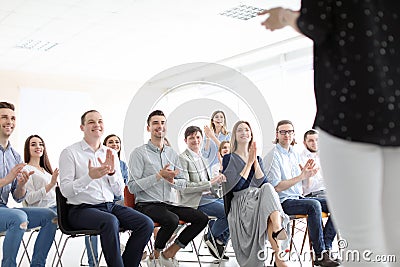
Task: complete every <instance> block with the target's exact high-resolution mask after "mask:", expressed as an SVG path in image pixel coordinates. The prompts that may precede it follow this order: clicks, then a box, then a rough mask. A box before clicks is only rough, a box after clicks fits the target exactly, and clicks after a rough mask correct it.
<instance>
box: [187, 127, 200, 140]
mask: <svg viewBox="0 0 400 267" xmlns="http://www.w3.org/2000/svg"><path fill="white" fill-rule="evenodd" d="M197 132H199V133H200V134H201V136H203V132H202V131H201V129H200V127H197V126H189V127H187V128H186V130H185V139H186V138H187V137H188V136H190V135H192V134H194V133H197Z"/></svg>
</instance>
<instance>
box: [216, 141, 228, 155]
mask: <svg viewBox="0 0 400 267" xmlns="http://www.w3.org/2000/svg"><path fill="white" fill-rule="evenodd" d="M225 144H230V142H229V141H228V140H225V141H222V142H221V144H219V147H218V152H219V154H220V155H221V151H222V148H223V147H224V145H225ZM230 149H231V148H230V146H229V150H230ZM221 156H222V155H221Z"/></svg>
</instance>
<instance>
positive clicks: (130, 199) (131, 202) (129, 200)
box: [124, 185, 135, 209]
mask: <svg viewBox="0 0 400 267" xmlns="http://www.w3.org/2000/svg"><path fill="white" fill-rule="evenodd" d="M124 205H125V206H126V207H131V208H132V209H134V208H135V195H134V194H132V193H131V192H129V189H128V186H127V185H125V188H124Z"/></svg>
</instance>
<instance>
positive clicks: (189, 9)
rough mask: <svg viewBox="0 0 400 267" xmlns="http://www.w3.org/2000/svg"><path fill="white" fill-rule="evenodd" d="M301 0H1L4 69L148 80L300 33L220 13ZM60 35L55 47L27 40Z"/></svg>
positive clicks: (0, 64) (48, 39)
mask: <svg viewBox="0 0 400 267" xmlns="http://www.w3.org/2000/svg"><path fill="white" fill-rule="evenodd" d="M282 2H283V3H284V4H285V5H286V7H291V8H295V9H296V8H297V9H298V7H299V3H300V0H285V1H280V0H268V1H266V0H249V1H237V0H0V70H8V71H23V72H34V73H42V74H62V75H73V76H76V75H77V76H84V77H93V78H103V79H116V80H128V81H134V80H143V79H146V80H147V78H150V77H151V76H153V75H155V74H157V73H158V72H160V71H162V70H165V69H167V68H170V67H173V66H175V65H179V64H183V63H190V62H199V61H201V62H221V61H222V60H224V59H226V58H232V57H235V56H236V55H240V54H245V53H247V52H249V51H259V49H260V48H262V47H266V46H268V45H271V44H273V43H277V42H280V41H282V40H286V39H289V38H292V37H295V36H297V34H296V33H295V32H294V31H292V30H291V29H284V30H282V31H277V32H274V33H271V32H268V31H266V30H265V29H264V28H263V27H261V25H260V22H261V21H262V18H261V17H255V18H253V19H250V20H247V21H243V20H239V19H233V18H229V17H224V16H221V15H219V13H221V12H222V11H224V10H227V9H230V8H232V7H236V6H238V5H239V4H245V5H251V6H255V7H260V8H269V7H272V6H277V5H279V4H281V3H282ZM30 39H32V40H40V41H43V42H55V43H58V44H57V45H56V46H55V47H53V48H52V49H50V50H49V51H38V50H35V49H31V50H29V49H23V48H18V47H17V45H18V44H20V43H21V42H23V41H26V40H30Z"/></svg>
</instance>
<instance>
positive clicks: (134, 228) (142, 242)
mask: <svg viewBox="0 0 400 267" xmlns="http://www.w3.org/2000/svg"><path fill="white" fill-rule="evenodd" d="M68 219H69V222H70V224H71V226H72V227H74V228H77V229H94V230H99V231H100V242H101V247H102V249H103V252H104V258H105V260H106V262H107V266H110V267H123V266H139V264H140V260H141V259H142V253H143V250H144V248H145V246H146V244H147V242H148V241H149V239H150V237H151V234H152V233H153V228H154V225H153V221H152V220H151V219H150V218H149V217H147V216H146V215H144V214H142V213H140V212H138V211H136V210H134V209H132V208H129V207H124V206H120V205H117V204H114V203H112V202H107V203H102V204H98V205H90V204H81V205H71V208H70V210H69V217H68ZM120 227H122V228H123V229H125V230H131V235H130V237H129V239H128V242H127V243H126V247H125V251H124V253H123V255H122V257H121V250H120V242H119V228H120Z"/></svg>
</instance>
